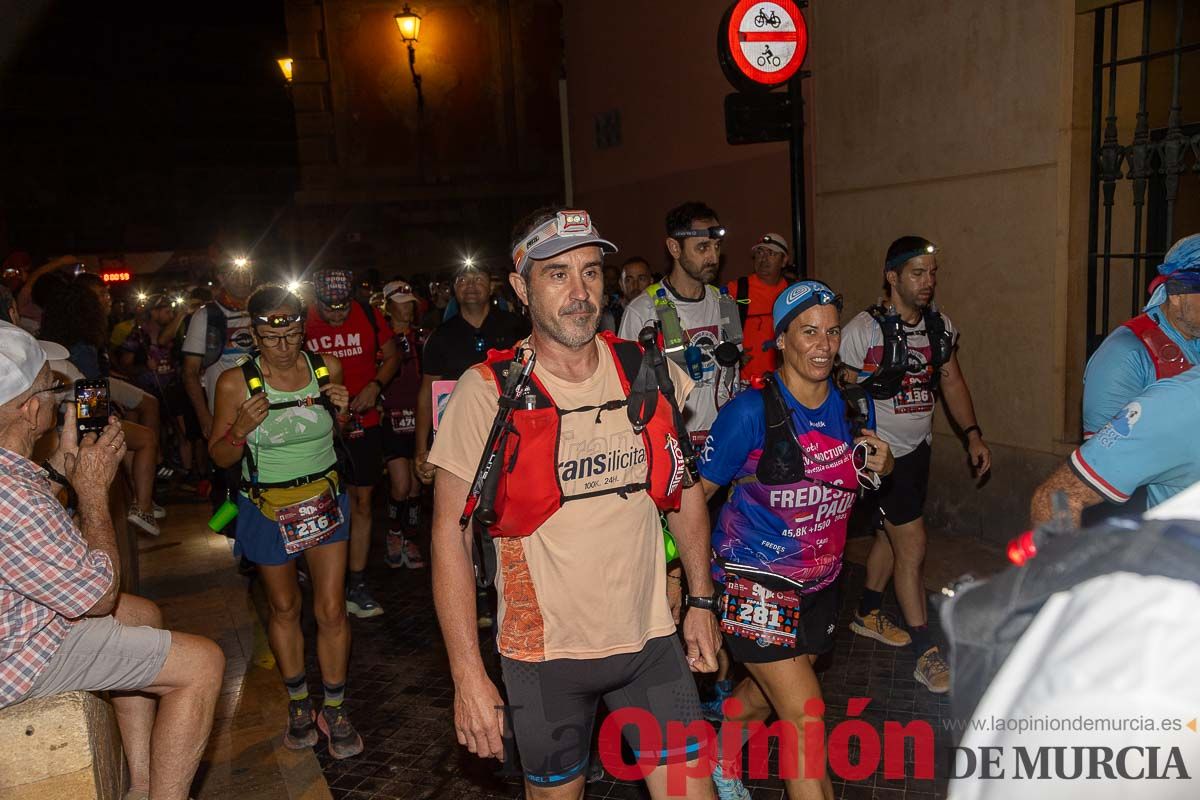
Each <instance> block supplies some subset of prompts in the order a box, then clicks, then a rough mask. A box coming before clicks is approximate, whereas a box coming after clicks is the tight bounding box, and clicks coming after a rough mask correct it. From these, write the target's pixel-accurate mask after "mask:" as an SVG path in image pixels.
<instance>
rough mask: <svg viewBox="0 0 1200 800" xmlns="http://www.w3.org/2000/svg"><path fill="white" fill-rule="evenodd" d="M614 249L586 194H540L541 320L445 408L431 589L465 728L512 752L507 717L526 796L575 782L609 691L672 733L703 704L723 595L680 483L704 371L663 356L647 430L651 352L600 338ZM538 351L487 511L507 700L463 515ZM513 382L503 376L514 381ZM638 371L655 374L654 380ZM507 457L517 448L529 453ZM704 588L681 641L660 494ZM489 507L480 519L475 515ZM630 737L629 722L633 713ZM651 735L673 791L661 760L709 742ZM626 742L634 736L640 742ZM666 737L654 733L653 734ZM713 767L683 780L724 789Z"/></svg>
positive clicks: (518, 247) (469, 741) (534, 294)
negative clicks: (502, 411) (510, 391)
mask: <svg viewBox="0 0 1200 800" xmlns="http://www.w3.org/2000/svg"><path fill="white" fill-rule="evenodd" d="M615 251H616V247H615V246H614V245H613V244H612V243H611V242H608V241H607V240H605V239H603V238H601V236H600V234H599V233H598V232H597V231H596V229H595V227H594V226H593V225H592V223H591V220H590V218H589V217H588V215H587V212H585V211H558V210H553V209H544V210H542V211H540V212H535V213H534V214H533V215H531V216H530V217H528V218H527V219H526V220H525V221H523V222H522V223H521V224H519V225H518V228H517V235H516V237H515V241H514V246H513V264H514V267H515V269H516V272H515V273H514V274H513V275H511V276H510V283H511V285H512V287H513V289H514V291H515V292H516V294H517V296H518V297H519V298H520V300H521V302H523V303H525V304H526V305H528V307H529V313H530V317H531V319H532V322H533V333H532V335H531V336H530V337H529V339H527V340H525V341H524V342H522V343H520V344H519V346H518V348H517V349H515V350H509V351H506V352H505V353H502V354H497V355H496V356H495V357H494V358H489V360H488V362H487V363H485V364H483V365H477V366H475V367H472V368H471V369H468V370H467V371H466V372H465V373H464V375H463V377H462V378H461V379H460V380H459V382H458V385H457V387H456V388H455V391H454V394H453V396H452V397H451V399H450V402H449V405H448V407H447V409H446V415H445V419H444V422H443V424H442V427H441V428H440V430H439V433H438V437H437V440H436V441H435V442H434V446H433V451H432V453H431V454H430V456H429V463H430V464H431V465H433V466H434V467H435V468H436V469H437V483H436V499H435V506H434V515H435V518H434V524H433V573H434V574H433V577H434V600H435V602H436V604H437V610H438V617H439V620H440V622H441V626H442V634H443V636H444V638H445V640H446V649H447V651H448V654H449V658H450V669H451V673H452V675H453V677H454V684H455V730H456V733H457V735H458V741H459V743H461V744H465V745H466V746H467V747H468V748H469V749H470V750H471V751H472V752H474V753H477V754H479V755H481V756H484V757H497V758H504V757H505V751H504V744H503V741H502V736H503V735H504V734H505V732H506V731H507V730H508V729H509V727H510V726H511V728H512V731H513V733H514V734H515V739H516V744H517V749H518V750H519V752H520V755H521V763H522V767H523V768H524V771H525V786H526V792H527V796H529V797H530V798H534V799H535V800H536V799H537V798H550V797H554V798H560V797H581V796H582V794H583V786H584V774H585V772H586V770H587V765H588V755H589V752H588V751H589V745H590V743H591V731H592V728H593V724H594V717H595V713H596V705H597V702H598V701H599V700H600V699H601V698H603V699H604V701H605V704H606V705H607V706H608V709H609V711H610V712H618V711H620V710H621V709H628V708H637V709H642V710H644V711H646V712H648V713H649V714H650V715H651V716H652V717H653V718H654V720H655V721H656V722H657V723H658V725H659V726H660V729H661V730H663V731H665V728H666V725H667V723H668V722H671V721H675V722H678V723H683V724H688V723H690V722H693V721H695V720H698V719H699V717H700V708H699V700H698V697H697V695H696V688H695V682H694V681H693V679H692V677H691V675H690V674H689V668H690V669H691V670H695V671H711V670H713V669H715V667H716V651H717V649H718V647H719V640H718V634H717V629H716V620H715V617H714V616H713V612H712V599H711V595H712V593H713V586H712V579H711V577H710V575H709V568H708V567H709V545H708V516H707V512H706V509H705V506H704V495H703V492H702V490H701V489H700V486H699V484H693V485H692V486H690V487H688V488H683V482H684V481H683V479H684V468H685V465H684V461H683V456H682V453H681V451H680V448H679V443H678V436H679V431H678V430H677V429H676V427H675V424H674V421H673V420H674V416H675V414H674V412H673V411H672V405H674V407H676V408H677V407H678V404H680V403H681V402H682V401H683V398H684V397H685V396H686V394H687V392H688V391H689V390H690V389H691V387H692V381H691V380H690V379H689V378H688V377H687V375H686V373H684V372H683V371H682V370H680V369H679V368H677V367H675V366H674V365H672V364H671V363H670V362H666V363H665V364H664V365H663V368H664V369H666V370H667V374H668V375H670V376H671V379H672V382H673V384H674V388H675V392H674V393H673V396H672V398H671V399H672V400H673V401H674V403H673V404H672V403H671V402H670V401H668V400H667V398H666V397H665V396H663V395H662V394H661V390H660V389H659V388H657V387H658V385H659V384H657V383H656V384H655V387H654V389H653V391H654V395H653V397H654V398H656V405H655V411H654V412H653V416H652V418H651V419H650V420H649V422H648V425H647V427H645V428H644V429H643V430H642V431H641V432H640V433H639V432H635V429H634V427H633V424H632V423H631V422H630V418H629V403H631V402H633V401H631V400H630V398H629V394H630V392H631V391H637V392H638V393H639V402H638V403H637V404H635V410H636V409H637V408H645V407H646V406H645V405H643V404H642V402H641V401H642V400H647V399H649V398H648V397H647V396H645V395H643V394H642V392H643V391H645V390H644V389H638V388H635V387H634V385H633V384H634V383H635V380H636V376H635V375H630V371H631V366H632V365H639V366H637V367H636V369H637V373H636V374H637V375H642V372H641V370H640V365H641V364H642V360H641V359H642V350H641V348H640V346H639V345H637V344H635V343H633V342H623V341H620V340H618V339H616V338H615V337H612V336H611V334H607V335H602V336H597V334H596V330H597V326H598V324H599V317H600V307H601V304H602V302H603V291H604V289H603V282H604V279H603V271H602V263H603V254H604V253H605V252H609V253H611V252H615ZM529 358H535V361H534V362H533V364H532V376H531V378H530V383H529V384H528V385H527V386H526V389H527V390H528V392H527V393H526V394H523V395H522V396H523V397H529V399H530V401H531V402H532V404H533V406H534V407H533V408H532V409H531V408H529V406H528V404H526V405H525V406H524V407H523V408H518V409H516V410H514V411H513V412H512V414H511V417H510V419H509V424H511V425H512V426H514V428H515V430H516V431H517V432H518V435H519V447H517V448H516V449H515V450H514V449H513V448H512V447H511V442H510V443H509V447H508V448H507V449H506V451H505V453H506V456H505V463H504V464H502V465H500V466H499V467H498V469H501V470H502V471H501V473H500V475H501V478H500V482H499V487H498V490H497V493H496V497H495V498H494V500H495V504H494V508H495V510H496V512H497V515H496V518H495V520H494V522H493V523H491V525H490V527H489V531H490V533H491V534H492V537H493V538H492V539H491V541H489V542H486V543H485V544H484V546H485V547H491V546H492V545H493V543H494V545H495V548H496V551H497V553H496V555H497V561H498V566H497V570H496V584H497V586H496V588H497V592H498V594H499V597H500V615H499V620H498V628H497V635H496V643H497V646H498V648H499V651H500V655H501V664H502V667H503V672H504V682H505V685H506V687H507V690H508V708H509V710H510V714H508V715H505V714H504V712H503V711H502V710H501V707H502V706H503V703H502V702H501V699H500V695H499V693H498V691H497V689H496V687H495V686H494V685H493V684H492V682H491V680H490V679H489V678H488V676H487V673H486V671H485V670H484V665H483V660H482V658H481V656H480V650H479V637H478V632H477V631H476V629H475V624H474V623H475V601H474V592H473V589H474V587H475V578H474V575H473V570H472V550H473V533H472V529H471V526H470V525H469V524H468V525H467V526H466V528H465V530H464V529H463V528H461V527H460V525H459V516H460V514H461V513H462V512H463V510H464V507H465V505H466V502H467V499H468V494H469V491H470V489H471V482H472V476H474V475H475V472H476V467H477V465H478V464H479V463H480V459H481V456H482V454H483V450H484V446H485V442H486V440H487V438H488V432H489V428H490V426H491V420H493V419H494V418H495V417H496V412H497V407H498V400H499V394H500V392H501V391H502V388H501V386H500V385H499V382H500V381H501V380H502V378H501V372H502V371H503V370H504V369H505V368H507V369H509V370H511V369H518V368H521V366H520V365H518V364H516V363H515V361H516V360H524V361H525V364H526V365H529V363H530V362H529V361H528V359H529ZM505 383H507V380H506V379H505ZM638 385H641V384H640V383H639V384H638ZM511 459H515V462H514V461H512V460H511ZM672 507H674V508H675V509H677V510H675V511H670V518H671V526H672V529H673V530H674V532H675V537H676V540H677V542H678V546H679V550H680V553H681V557H682V560H683V563H684V566H685V568H686V570H687V573H688V578H689V580H690V585H691V588H692V592H693V593H694V594H695V595H696V597H694V598H692V599H691V600H690V601H689V603H692V602H694V604H695V605H694V609H695V610H692V611H690V612H689V613H688V614H687V616H686V617H685V618H684V621H683V634H684V640H685V642H686V644H687V655H686V658H685V654H684V651H683V649H682V648H681V646H680V644H679V640H678V639H677V638H676V636H675V624H674V622H673V621H672V618H671V612H670V610H669V608H668V606H667V600H666V590H665V589H666V587H665V582H666V576H665V563H664V559H663V549H662V548H663V544H662V533H661V529H660V526H659V509H660V508H663V509H670V508H672ZM480 524H482V523H480ZM624 732H625V733H626V734H627V735H628V734H630V733H631V732H635V728H634V727H633V726H627V727H626V728H625V730H624ZM660 735H661V736H662V742H663V743H668V749H664V750H659V751H657V752H652V753H643V754H642V757H641V758H640V759H639V760H640V761H641V762H642V763H646V761H647V760H648V758H652V759H653V762H652V763H654V764H656V765H658V766H655V767H654V768H653V771H652V772H651V773H650V775H649V777H648V778H647V785H648V787H649V789H650V793H651V796H652V797H654V798H656V799H657V798H665V797H666V796H667V795H666V790H667V783H666V772H667V769H666V767H665V766H663V765H665V764H668V763H680V762H688V761H694V760H695V759H696V757H697V755H698V753H699V748H700V744H699V742H696V741H691V742H689V743H687V744H682V745H672V744H671V742H670V740H668V739H667V738H666V736H665V733H664V734H660ZM631 744H632V745H633V746H634V749H635V750H636V749H637V747H636V743H632V742H631ZM662 746H663V745H662V744H660V745H659V747H662ZM711 792H712V784H711V781H709V779H708V778H707V777H689V778H688V784H687V796H688V797H691V798H708V797H711V796H712V795H711Z"/></svg>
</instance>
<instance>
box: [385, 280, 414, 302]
mask: <svg viewBox="0 0 1200 800" xmlns="http://www.w3.org/2000/svg"><path fill="white" fill-rule="evenodd" d="M383 302H385V303H387V302H394V303H415V302H417V296H416V295H415V294H413V290H412V287H411V286H409V285H408V284H407V283H405V282H404V281H392V282H391V283H389V284H387V285H385V286H384V287H383Z"/></svg>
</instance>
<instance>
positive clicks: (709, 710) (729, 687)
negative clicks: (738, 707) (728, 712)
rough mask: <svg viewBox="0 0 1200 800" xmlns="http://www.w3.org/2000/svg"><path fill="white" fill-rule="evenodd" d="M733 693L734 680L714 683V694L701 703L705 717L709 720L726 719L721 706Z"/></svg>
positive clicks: (719, 720)
mask: <svg viewBox="0 0 1200 800" xmlns="http://www.w3.org/2000/svg"><path fill="white" fill-rule="evenodd" d="M731 694H733V681H728V680H726V681H717V682H716V683H715V684H713V696H712V697H711V698H710V699H708V700H705V701H704V702H702V703H701V704H700V710H701V711H703V712H704V718H705V719H706V720H708V721H709V722H721V721H722V720H723V719H725V712H724V710H722V708H721V706H722V704H724V702H725V699H726V698H727V697H729V695H731Z"/></svg>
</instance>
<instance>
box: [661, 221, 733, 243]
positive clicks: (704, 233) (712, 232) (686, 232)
mask: <svg viewBox="0 0 1200 800" xmlns="http://www.w3.org/2000/svg"><path fill="white" fill-rule="evenodd" d="M671 238H672V239H695V238H703V239H718V240H719V239H724V238H725V229H724V228H723V227H721V226H720V225H713V226H711V227H708V228H681V229H679V230H677V231H671Z"/></svg>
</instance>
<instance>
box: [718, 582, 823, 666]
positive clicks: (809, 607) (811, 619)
mask: <svg viewBox="0 0 1200 800" xmlns="http://www.w3.org/2000/svg"><path fill="white" fill-rule="evenodd" d="M839 583H841V578H840V577H839V578H838V580H836V581H834V582H833V583H832V584H830V585H829V586H826V587H825V588H824V589H822V590H821V591H819V592H814V593H812V594H805V595H801V596H800V623H799V625H797V626H796V646H795V647H784V646H782V645H777V644H769V643H767V642H764V641H762V640H760V639H748V638H746V637H745V636H735V635H733V634H731V633H728V632H726V631H722V633H721V636H722V638H723V639H724V641H725V650H726V652H728V653H729V657H730V658H732V659H733V660H734V661H737V662H739V663H742V664H772V663H774V662H776V661H787V660H788V659H789V658H795V657H796V656H805V655H821V654H822V653H827V652H829V651H830V650H832V649H833V632H834V627H835V626H836V624H837V616H838V584H839ZM724 590H725V587H724V586H721V585H718V586H717V591H718V592H719V593H720V592H724Z"/></svg>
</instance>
